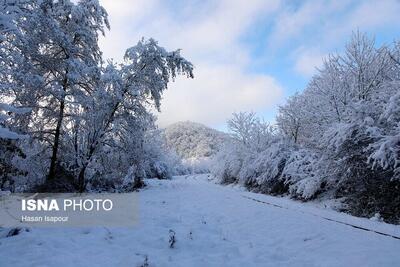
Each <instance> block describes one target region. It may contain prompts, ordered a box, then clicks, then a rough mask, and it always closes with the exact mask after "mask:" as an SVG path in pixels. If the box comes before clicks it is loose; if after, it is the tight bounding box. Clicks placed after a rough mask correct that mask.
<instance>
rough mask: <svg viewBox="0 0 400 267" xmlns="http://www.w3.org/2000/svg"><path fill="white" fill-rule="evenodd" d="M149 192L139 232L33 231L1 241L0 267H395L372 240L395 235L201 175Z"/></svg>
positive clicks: (387, 241) (394, 229)
mask: <svg viewBox="0 0 400 267" xmlns="http://www.w3.org/2000/svg"><path fill="white" fill-rule="evenodd" d="M148 183H149V186H148V187H147V188H146V189H145V190H143V191H141V192H140V193H138V194H139V199H140V223H139V224H138V225H137V227H135V228H130V229H115V228H111V229H110V228H101V227H99V228H85V229H82V228H71V229H44V228H42V229H40V228H35V229H32V230H31V231H30V232H24V233H22V234H20V235H17V236H14V237H10V238H3V239H0V266H2V267H3V266H4V267H8V266H12V267H17V266H24V267H26V266H74V267H77V266H82V267H90V266H106V267H110V266H130V267H132V266H133V267H135V266H141V265H143V264H144V262H145V258H146V257H147V259H148V260H147V263H148V266H174V267H175V266H185V267H187V266H201V267H204V266H400V240H399V239H396V238H393V237H390V236H385V235H382V234H378V233H376V232H379V233H383V234H386V235H393V236H399V237H400V227H399V226H393V225H387V224H383V223H379V222H374V221H370V220H367V219H360V218H355V217H352V216H349V215H345V214H340V213H336V212H333V211H329V210H324V209H319V208H316V207H313V206H311V205H309V204H302V203H298V202H293V201H290V200H287V199H283V198H274V197H270V196H265V195H259V194H253V193H249V192H244V191H242V190H240V189H238V188H232V187H224V186H220V185H216V184H214V183H213V182H212V181H208V180H207V176H206V175H199V176H187V177H176V178H174V179H173V180H172V181H159V180H151V181H148ZM336 221H337V222H336ZM345 224H352V225H355V226H357V227H362V228H366V229H370V230H373V231H376V232H372V231H365V230H361V229H357V228H354V227H351V226H349V225H345ZM169 230H173V231H174V232H175V233H176V234H175V236H176V243H175V246H174V248H169ZM144 266H146V265H144Z"/></svg>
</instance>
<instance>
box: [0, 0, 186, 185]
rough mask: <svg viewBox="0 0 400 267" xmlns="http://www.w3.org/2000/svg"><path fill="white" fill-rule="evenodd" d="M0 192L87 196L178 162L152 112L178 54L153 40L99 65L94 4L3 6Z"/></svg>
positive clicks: (182, 70)
mask: <svg viewBox="0 0 400 267" xmlns="http://www.w3.org/2000/svg"><path fill="white" fill-rule="evenodd" d="M0 9H1V11H2V12H1V15H0V31H1V36H0V142H1V146H0V189H1V190H11V191H27V190H28V191H29V190H35V191H46V192H49V191H52V192H54V191H77V190H78V191H85V190H89V189H90V190H97V189H98V190H102V189H104V188H106V189H107V190H112V189H115V187H116V184H117V185H118V184H119V186H124V187H128V188H130V189H133V188H136V187H140V186H141V185H142V178H144V177H149V176H150V177H160V178H165V177H167V176H169V175H170V172H171V169H170V168H171V166H174V161H179V158H178V157H176V155H173V153H172V154H171V153H170V151H169V150H168V149H167V148H166V147H165V145H164V141H163V140H162V136H161V135H160V132H159V130H158V129H157V127H156V126H155V124H154V121H155V117H154V115H153V114H152V113H151V112H150V110H151V109H156V110H159V109H160V104H161V103H160V102H161V96H162V94H163V92H164V90H166V89H167V85H168V83H169V82H170V81H171V80H173V79H174V78H175V77H176V76H177V75H180V74H182V75H186V76H187V77H193V73H192V71H193V66H192V64H191V63H190V62H188V61H187V60H185V59H184V58H183V57H182V56H180V53H179V50H176V51H172V52H168V51H166V50H165V49H164V48H162V47H160V46H159V45H158V43H157V42H156V41H154V40H153V39H149V40H144V39H142V40H140V41H139V42H138V43H137V45H135V46H133V47H131V48H129V49H127V50H126V53H125V57H124V61H123V62H122V63H115V62H113V61H107V62H105V61H104V60H103V57H102V52H101V51H100V48H99V45H98V39H99V35H101V34H103V35H104V33H105V31H106V30H107V29H108V28H109V23H108V19H107V12H106V10H105V9H104V8H103V7H102V6H100V5H99V3H98V1H97V0H80V1H78V2H76V1H69V0H66V1H55V0H46V1H41V0H29V1H26V0H15V1H1V3H0Z"/></svg>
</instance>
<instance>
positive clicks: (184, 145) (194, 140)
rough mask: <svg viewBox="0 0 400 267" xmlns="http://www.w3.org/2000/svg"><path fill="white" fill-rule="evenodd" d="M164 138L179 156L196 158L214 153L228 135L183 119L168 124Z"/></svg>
mask: <svg viewBox="0 0 400 267" xmlns="http://www.w3.org/2000/svg"><path fill="white" fill-rule="evenodd" d="M165 138H166V142H167V145H168V146H169V147H170V148H172V149H174V150H175V151H176V153H177V154H178V155H180V156H181V157H183V158H185V159H190V158H196V159H198V158H207V157H211V156H213V155H215V154H216V153H217V152H218V151H219V149H220V146H221V144H223V143H224V141H225V140H226V139H227V138H229V137H228V135H227V134H225V133H222V132H220V131H217V130H215V129H212V128H209V127H207V126H205V125H203V124H200V123H196V122H191V121H185V122H177V123H174V124H172V125H170V126H168V127H167V128H166V129H165Z"/></svg>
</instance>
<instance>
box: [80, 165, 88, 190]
mask: <svg viewBox="0 0 400 267" xmlns="http://www.w3.org/2000/svg"><path fill="white" fill-rule="evenodd" d="M86 166H87V165H84V166H83V167H82V169H81V170H80V172H79V175H78V190H79V192H80V193H83V192H84V191H85V187H86V184H85V171H86Z"/></svg>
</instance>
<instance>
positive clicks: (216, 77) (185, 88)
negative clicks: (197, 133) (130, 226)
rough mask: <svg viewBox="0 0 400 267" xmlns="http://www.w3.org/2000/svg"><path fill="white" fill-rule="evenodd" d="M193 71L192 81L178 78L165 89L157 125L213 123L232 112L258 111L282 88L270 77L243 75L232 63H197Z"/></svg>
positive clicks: (275, 96) (224, 118)
mask: <svg viewBox="0 0 400 267" xmlns="http://www.w3.org/2000/svg"><path fill="white" fill-rule="evenodd" d="M196 73H197V79H196V80H193V81H191V80H187V79H179V80H178V81H177V82H176V84H175V85H174V87H173V88H171V90H168V91H167V92H166V94H165V99H164V102H163V106H162V107H161V109H162V111H163V112H161V114H160V116H159V118H160V122H161V123H160V124H161V126H164V125H168V124H170V123H173V122H174V121H177V120H178V121H181V120H192V119H193V118H196V121H198V122H201V123H206V124H209V125H212V126H217V125H218V124H220V123H221V122H224V121H225V120H226V119H227V118H228V117H230V116H231V114H232V112H235V111H242V110H246V111H248V110H252V111H256V112H257V111H262V110H264V109H265V108H266V107H271V106H272V105H274V104H276V103H277V101H278V100H279V99H280V98H281V97H282V89H281V87H280V86H279V84H278V83H277V81H275V80H274V79H273V78H272V77H270V76H267V75H252V74H245V73H243V72H242V70H241V69H240V68H238V67H235V66H210V65H204V66H203V65H200V66H199V68H198V69H197V72H196ZM164 111H168V112H164Z"/></svg>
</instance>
